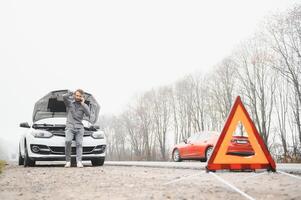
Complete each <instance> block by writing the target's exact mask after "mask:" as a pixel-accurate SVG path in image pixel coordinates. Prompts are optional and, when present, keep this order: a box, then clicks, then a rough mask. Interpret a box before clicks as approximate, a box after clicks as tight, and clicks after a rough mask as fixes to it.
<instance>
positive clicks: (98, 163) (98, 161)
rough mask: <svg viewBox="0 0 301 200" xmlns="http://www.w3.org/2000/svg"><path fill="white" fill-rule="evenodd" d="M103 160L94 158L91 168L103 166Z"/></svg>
mask: <svg viewBox="0 0 301 200" xmlns="http://www.w3.org/2000/svg"><path fill="white" fill-rule="evenodd" d="M104 162H105V158H94V159H92V160H91V163H92V166H103V164H104Z"/></svg>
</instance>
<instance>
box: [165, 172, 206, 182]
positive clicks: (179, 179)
mask: <svg viewBox="0 0 301 200" xmlns="http://www.w3.org/2000/svg"><path fill="white" fill-rule="evenodd" d="M203 173H205V172H204V171H203V172H201V173H196V174H192V175H188V176H185V177H182V178H178V179H175V180H172V181H169V182H167V183H164V184H163V185H169V184H171V183H175V182H178V181H181V180H184V179H187V178H191V177H194V176H198V175H200V174H203Z"/></svg>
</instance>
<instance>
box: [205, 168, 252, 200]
mask: <svg viewBox="0 0 301 200" xmlns="http://www.w3.org/2000/svg"><path fill="white" fill-rule="evenodd" d="M209 173H210V174H211V175H212V176H214V177H215V178H216V179H217V180H219V181H220V182H222V183H224V184H226V185H227V186H229V187H230V188H232V189H233V190H235V191H236V192H238V193H239V194H241V195H242V196H244V197H246V198H247V199H249V200H255V199H254V198H253V197H251V196H250V195H248V194H246V193H245V192H243V191H241V190H240V189H238V188H237V187H235V186H234V185H232V184H231V183H229V182H227V181H226V180H225V179H223V178H221V177H219V176H218V175H216V174H215V173H213V172H209Z"/></svg>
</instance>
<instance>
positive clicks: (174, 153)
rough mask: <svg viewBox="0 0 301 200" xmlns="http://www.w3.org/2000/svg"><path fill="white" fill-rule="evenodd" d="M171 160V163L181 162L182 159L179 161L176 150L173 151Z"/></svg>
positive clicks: (179, 157) (178, 154)
mask: <svg viewBox="0 0 301 200" xmlns="http://www.w3.org/2000/svg"><path fill="white" fill-rule="evenodd" d="M172 159H173V161H175V162H181V161H182V159H181V156H180V152H179V150H178V149H175V150H174V151H173V153H172Z"/></svg>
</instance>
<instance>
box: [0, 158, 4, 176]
mask: <svg viewBox="0 0 301 200" xmlns="http://www.w3.org/2000/svg"><path fill="white" fill-rule="evenodd" d="M4 166H5V161H4V160H0V174H1V172H2V170H3V168H4Z"/></svg>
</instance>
